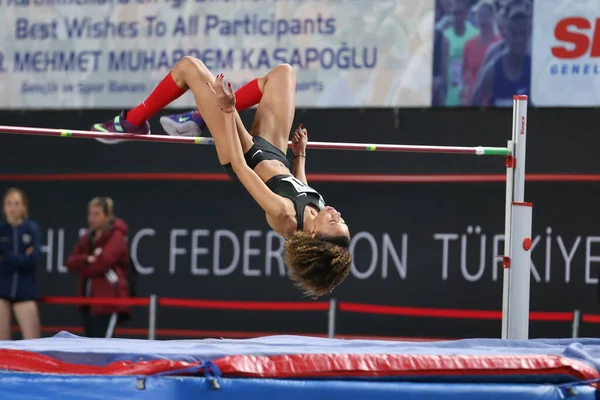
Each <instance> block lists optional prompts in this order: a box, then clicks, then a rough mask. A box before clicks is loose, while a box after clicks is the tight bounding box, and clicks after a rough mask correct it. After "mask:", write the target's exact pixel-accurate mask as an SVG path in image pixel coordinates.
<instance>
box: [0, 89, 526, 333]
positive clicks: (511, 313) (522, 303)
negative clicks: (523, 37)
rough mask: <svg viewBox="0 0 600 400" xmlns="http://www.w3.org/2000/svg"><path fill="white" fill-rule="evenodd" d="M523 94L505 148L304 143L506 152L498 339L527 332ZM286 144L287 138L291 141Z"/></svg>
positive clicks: (206, 141) (25, 131) (25, 130)
mask: <svg viewBox="0 0 600 400" xmlns="http://www.w3.org/2000/svg"><path fill="white" fill-rule="evenodd" d="M527 103H528V97H527V96H524V95H518V96H514V97H513V125H512V140H509V141H508V142H507V147H483V146H477V147H458V146H419V145H392V144H366V143H333V142H309V143H308V144H307V147H308V148H312V149H330V150H362V151H382V152H406V153H454V154H475V155H496V156H498V155H499V156H505V157H506V163H505V165H506V199H505V200H506V203H505V221H504V222H505V228H504V255H503V256H499V257H500V258H502V266H503V270H504V279H503V293H502V338H503V339H515V340H526V339H528V336H529V296H530V274H531V251H530V250H531V247H532V241H531V224H532V209H533V206H532V204H531V203H527V202H525V201H524V197H525V152H526V138H527ZM0 133H9V134H19V135H37V136H57V137H74V138H88V139H89V138H99V139H121V140H130V141H143V142H164V143H187V144H202V145H214V141H213V139H211V138H207V137H200V138H198V137H195V138H188V137H174V136H164V135H132V134H121V133H105V132H92V131H78V130H66V129H48V128H33V127H18V126H5V125H0ZM290 144H291V143H290Z"/></svg>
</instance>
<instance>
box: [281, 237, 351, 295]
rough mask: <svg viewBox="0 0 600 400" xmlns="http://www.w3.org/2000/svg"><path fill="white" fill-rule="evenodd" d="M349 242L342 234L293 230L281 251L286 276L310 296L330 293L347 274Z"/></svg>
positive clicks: (348, 267) (349, 258) (349, 262)
mask: <svg viewBox="0 0 600 400" xmlns="http://www.w3.org/2000/svg"><path fill="white" fill-rule="evenodd" d="M349 244H350V239H349V238H348V237H346V236H340V237H328V236H320V235H317V236H315V237H314V238H313V237H312V236H311V235H310V234H308V233H306V232H302V231H297V232H295V233H294V235H293V236H292V237H290V238H289V239H288V240H287V242H286V243H285V247H284V251H283V256H284V261H285V264H286V265H287V267H288V269H289V271H290V278H291V279H292V281H294V283H295V284H296V286H298V287H299V288H300V290H302V291H303V292H304V293H305V294H307V295H309V296H311V297H313V298H317V297H320V296H323V295H326V294H329V293H331V292H332V291H333V289H335V288H336V287H337V286H338V285H339V284H340V283H342V282H343V281H344V279H346V277H347V276H348V274H349V273H350V266H351V265H352V255H351V254H350V251H349V250H348V246H349Z"/></svg>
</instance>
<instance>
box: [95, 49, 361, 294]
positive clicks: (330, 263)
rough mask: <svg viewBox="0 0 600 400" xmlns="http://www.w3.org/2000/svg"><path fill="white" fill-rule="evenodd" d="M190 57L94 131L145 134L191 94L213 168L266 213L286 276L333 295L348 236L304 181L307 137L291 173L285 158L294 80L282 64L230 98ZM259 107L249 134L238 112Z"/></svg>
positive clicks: (298, 141) (299, 141)
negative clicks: (212, 150)
mask: <svg viewBox="0 0 600 400" xmlns="http://www.w3.org/2000/svg"><path fill="white" fill-rule="evenodd" d="M223 83H224V77H223V75H222V74H221V75H218V76H217V77H216V78H215V77H214V76H213V75H212V73H211V72H210V71H209V70H208V68H207V67H206V66H205V65H204V63H202V61H200V60H198V59H196V58H193V57H184V58H183V59H182V60H180V61H179V62H178V63H177V64H176V65H175V67H173V69H172V70H171V71H170V72H169V74H167V76H166V77H165V78H164V79H163V80H162V81H161V82H160V83H159V84H158V85H157V87H156V88H155V89H154V91H153V92H152V93H151V94H150V96H149V97H148V98H147V99H146V100H145V101H143V102H142V103H141V104H139V105H138V106H136V107H134V108H133V109H131V110H129V111H123V112H122V113H121V114H120V115H118V116H116V117H115V118H114V119H112V120H110V121H107V122H104V123H98V124H95V125H94V126H93V127H92V130H94V131H100V132H117V133H128V134H149V133H150V125H149V123H148V122H147V121H148V119H149V118H150V117H151V116H152V115H153V114H155V113H156V112H158V111H159V110H161V109H162V108H164V107H165V106H166V105H168V104H169V103H171V102H172V101H174V100H175V99H177V98H179V97H180V96H181V95H183V94H184V93H185V92H186V91H187V90H188V89H189V90H191V91H192V93H193V94H194V97H195V100H196V106H197V108H198V111H199V113H200V114H201V115H202V119H203V121H204V122H205V123H206V125H207V127H208V129H209V130H210V132H211V134H212V137H213V139H214V141H215V147H216V150H217V156H218V158H219V162H220V163H221V165H222V166H223V167H224V168H225V170H226V172H227V174H228V176H229V177H230V178H231V179H233V180H239V181H240V182H241V183H242V185H243V186H244V187H245V188H246V190H247V191H248V192H249V193H250V195H251V196H252V197H253V198H254V200H255V201H256V202H257V203H258V204H259V205H260V207H261V208H262V209H263V210H264V212H265V214H266V220H267V223H268V224H269V226H270V227H271V228H272V229H273V230H274V231H275V232H277V233H278V234H280V235H281V236H283V237H284V238H286V239H287V240H286V244H285V246H284V261H285V264H286V265H287V267H288V269H289V271H290V273H289V275H290V278H291V279H292V280H293V281H294V282H295V284H296V285H297V286H298V287H299V288H300V289H301V290H302V291H303V292H304V293H305V294H307V295H309V296H311V297H313V298H316V297H319V296H322V295H325V294H328V293H331V292H332V291H333V289H334V288H335V287H337V286H338V285H339V284H340V283H341V282H342V281H343V280H344V279H345V278H346V277H347V276H348V274H349V272H350V265H351V263H352V256H351V254H350V252H349V249H348V247H349V244H350V232H349V229H348V226H347V225H346V223H345V222H344V220H343V219H342V218H341V215H340V213H339V212H337V211H336V210H335V209H334V208H333V207H329V206H327V207H326V206H325V203H324V200H323V197H322V196H321V195H320V194H319V193H318V192H317V191H316V190H314V189H313V188H311V187H310V186H308V184H307V181H306V175H305V170H304V169H305V159H306V142H307V132H306V130H305V129H304V128H303V127H302V125H301V126H300V127H299V128H298V129H297V130H296V131H295V132H294V137H293V145H292V151H293V152H294V168H293V171H294V174H292V172H291V170H292V168H291V165H290V162H289V161H288V159H287V157H286V152H287V147H288V138H289V132H290V130H291V127H292V122H293V118H294V112H295V107H296V104H295V92H296V77H295V72H294V70H293V69H292V67H291V66H290V65H288V64H281V65H278V66H277V67H275V68H273V69H272V70H271V71H270V72H268V73H267V74H266V75H264V76H262V77H260V78H256V79H254V80H252V81H251V82H249V83H248V84H246V85H245V86H243V87H241V88H240V89H239V90H238V91H237V92H235V93H233V91H232V90H231V84H228V87H229V93H227V92H225V89H224V86H223ZM257 103H258V108H257V110H256V116H255V118H254V121H253V123H252V129H251V131H250V133H248V131H247V130H246V128H245V127H244V125H243V123H242V120H241V118H240V116H239V114H238V113H237V111H238V110H242V109H245V108H249V107H251V106H253V105H255V104H257Z"/></svg>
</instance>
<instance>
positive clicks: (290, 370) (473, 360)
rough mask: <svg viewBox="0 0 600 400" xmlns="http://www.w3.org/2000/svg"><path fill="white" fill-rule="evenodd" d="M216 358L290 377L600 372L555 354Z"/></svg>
mask: <svg viewBox="0 0 600 400" xmlns="http://www.w3.org/2000/svg"><path fill="white" fill-rule="evenodd" d="M215 364H216V365H217V366H218V367H219V369H220V370H221V372H222V373H223V375H224V376H243V377H262V378H286V377H287V378H290V377H298V378H300V377H323V376H354V377H373V376H414V377H417V376H458V375H459V376H511V375H512V376H520V375H529V376H540V375H553V376H557V375H563V376H564V375H568V376H571V377H574V378H576V379H583V380H587V379H596V378H600V373H599V372H598V371H597V370H596V369H595V368H593V367H592V366H591V365H588V364H587V363H584V362H582V361H578V360H574V359H569V358H566V357H560V356H551V355H519V356H516V355H510V356H509V355H504V356H497V355H493V356H492V355H485V356H483V355H482V356H472V355H453V356H443V355H406V354H294V355H281V356H230V357H224V358H221V359H218V360H216V361H215Z"/></svg>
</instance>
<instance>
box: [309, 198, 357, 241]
mask: <svg viewBox="0 0 600 400" xmlns="http://www.w3.org/2000/svg"><path fill="white" fill-rule="evenodd" d="M315 233H318V234H320V235H323V236H345V237H349V236H350V230H349V229H348V225H346V222H345V221H344V219H343V218H342V214H341V213H339V212H338V211H337V210H336V209H335V208H333V207H329V206H327V207H325V208H323V209H322V210H321V211H319V214H318V215H317V218H315Z"/></svg>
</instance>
